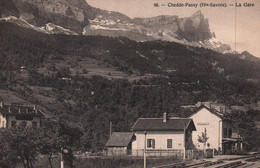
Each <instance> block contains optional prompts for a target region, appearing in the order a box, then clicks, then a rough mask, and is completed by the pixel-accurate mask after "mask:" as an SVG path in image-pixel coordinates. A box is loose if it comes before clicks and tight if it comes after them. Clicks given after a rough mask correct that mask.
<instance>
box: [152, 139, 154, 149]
mask: <svg viewBox="0 0 260 168" xmlns="http://www.w3.org/2000/svg"><path fill="white" fill-rule="evenodd" d="M152 147H153V148H155V140H154V139H152Z"/></svg>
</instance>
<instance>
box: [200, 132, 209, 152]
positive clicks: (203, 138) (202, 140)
mask: <svg viewBox="0 0 260 168" xmlns="http://www.w3.org/2000/svg"><path fill="white" fill-rule="evenodd" d="M208 139H209V137H207V129H206V128H205V130H204V132H202V133H201V136H199V135H198V141H199V143H203V151H204V154H205V148H206V145H207V141H208Z"/></svg>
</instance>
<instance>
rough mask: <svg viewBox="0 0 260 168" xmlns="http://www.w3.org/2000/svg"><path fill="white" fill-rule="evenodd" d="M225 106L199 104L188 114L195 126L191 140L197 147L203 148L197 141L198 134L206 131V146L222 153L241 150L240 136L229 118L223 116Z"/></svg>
mask: <svg viewBox="0 0 260 168" xmlns="http://www.w3.org/2000/svg"><path fill="white" fill-rule="evenodd" d="M221 109H222V110H221ZM224 113H225V107H215V106H214V108H211V107H210V106H208V105H207V104H201V106H199V107H198V108H197V109H196V110H195V111H194V112H193V113H192V114H191V115H190V116H189V118H191V119H193V121H194V124H195V126H196V129H197V130H196V131H193V132H192V141H193V144H194V145H195V147H196V148H197V149H204V144H203V143H200V142H199V141H198V136H201V135H202V132H205V129H206V131H207V137H208V138H209V139H208V140H207V142H206V144H207V146H206V148H207V147H209V148H212V149H215V150H219V151H222V153H223V154H226V153H229V152H234V151H238V150H242V138H241V137H240V136H239V134H238V130H237V129H236V127H235V126H234V125H233V124H232V122H231V120H229V119H227V118H225V116H224Z"/></svg>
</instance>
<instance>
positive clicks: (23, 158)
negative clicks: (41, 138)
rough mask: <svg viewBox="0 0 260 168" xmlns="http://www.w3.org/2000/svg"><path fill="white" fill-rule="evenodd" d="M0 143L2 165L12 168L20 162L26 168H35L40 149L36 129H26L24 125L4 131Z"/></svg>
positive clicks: (0, 134) (1, 133) (0, 133)
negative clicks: (34, 163) (34, 164)
mask: <svg viewBox="0 0 260 168" xmlns="http://www.w3.org/2000/svg"><path fill="white" fill-rule="evenodd" d="M0 142H1V145H0V148H1V149H0V151H1V164H4V165H6V167H8V166H9V167H12V166H14V165H16V164H18V163H19V162H20V163H22V165H23V166H24V168H33V162H34V161H35V160H36V157H37V149H38V136H37V130H36V129H33V128H31V127H26V125H25V124H23V123H22V124H21V125H19V126H17V127H13V128H11V129H3V130H1V132H0ZM12 162H13V163H12ZM4 167H5V166H4Z"/></svg>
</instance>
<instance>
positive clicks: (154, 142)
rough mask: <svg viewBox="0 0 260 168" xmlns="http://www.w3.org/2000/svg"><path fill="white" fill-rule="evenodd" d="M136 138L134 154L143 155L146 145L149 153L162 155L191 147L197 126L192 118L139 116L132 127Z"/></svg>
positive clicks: (133, 144) (133, 148)
mask: <svg viewBox="0 0 260 168" xmlns="http://www.w3.org/2000/svg"><path fill="white" fill-rule="evenodd" d="M132 130H133V132H134V133H135V136H136V140H135V141H133V142H132V155H133V156H141V155H143V149H144V146H146V151H147V154H148V155H149V154H150V155H152V156H162V155H164V154H166V155H169V154H170V153H172V154H175V152H176V151H183V150H186V149H190V148H191V141H192V131H195V130H196V127H195V125H194V123H193V120H192V119H188V118H168V117H167V114H166V113H164V114H163V118H139V119H138V120H137V121H136V122H135V124H134V126H133V127H132Z"/></svg>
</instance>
